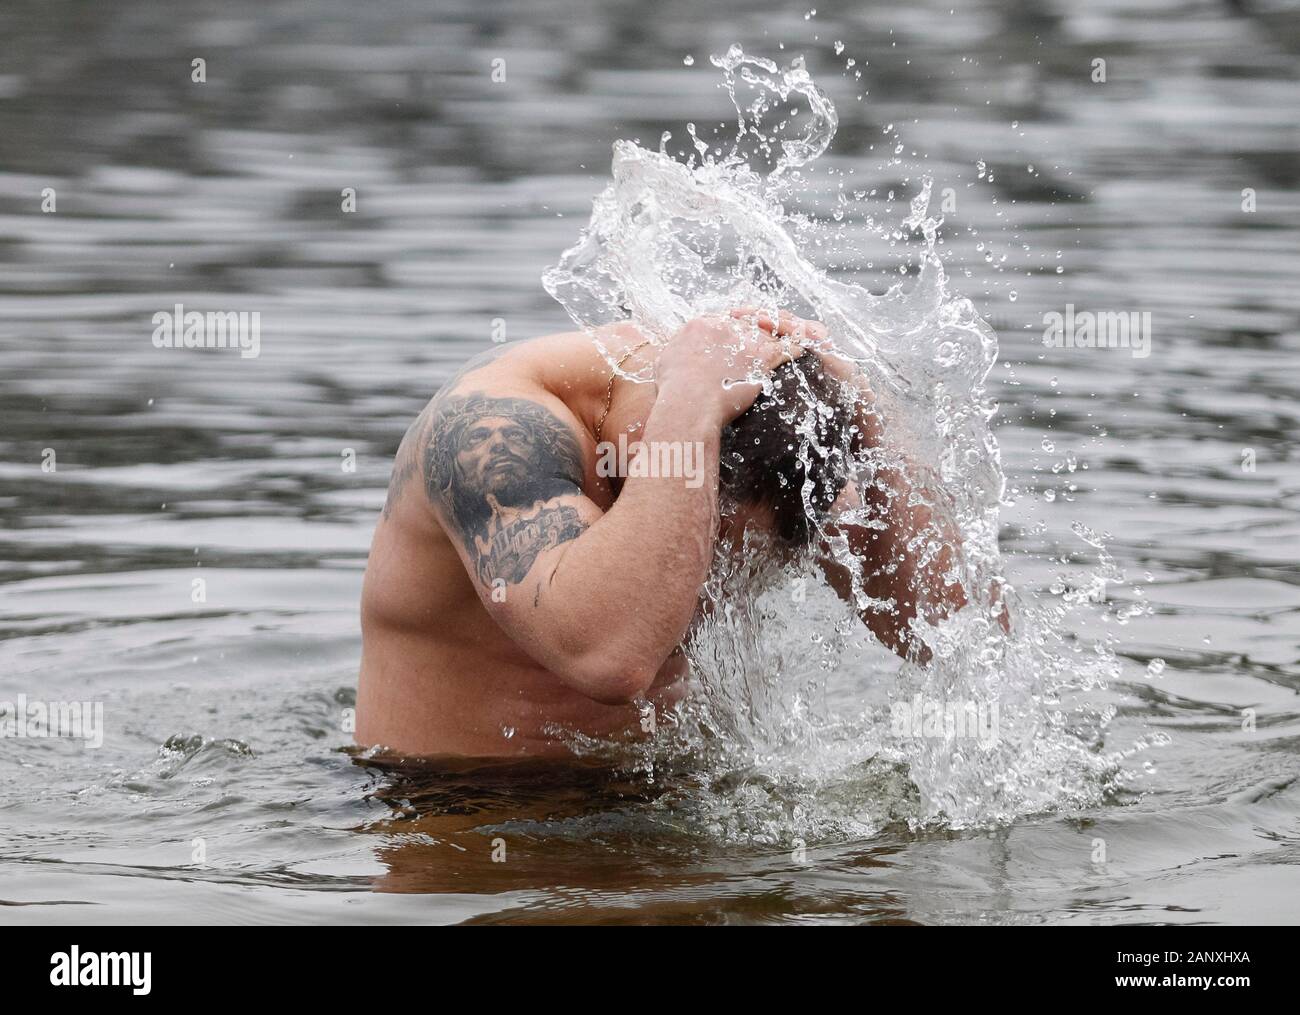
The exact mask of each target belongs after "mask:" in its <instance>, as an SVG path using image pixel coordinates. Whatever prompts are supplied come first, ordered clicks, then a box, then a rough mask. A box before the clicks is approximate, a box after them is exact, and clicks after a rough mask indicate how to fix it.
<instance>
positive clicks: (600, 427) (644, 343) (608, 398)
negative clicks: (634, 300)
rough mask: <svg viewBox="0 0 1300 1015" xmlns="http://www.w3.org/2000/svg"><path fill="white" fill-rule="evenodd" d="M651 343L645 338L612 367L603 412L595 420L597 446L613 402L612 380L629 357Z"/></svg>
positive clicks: (650, 340)
mask: <svg viewBox="0 0 1300 1015" xmlns="http://www.w3.org/2000/svg"><path fill="white" fill-rule="evenodd" d="M652 341H654V339H650V338H647V339H645V340H644V341H641V342H638V343H637V344H636V345H634V346H632V348H631V349H629V350H627V352H625V353H623V355H622V356H620V357H619V358H618V363H617V364H616V365H615V366H614V369H613V370H612V371H611V372H610V375H609V385H608V387H606V388H605V410H604V411H603V412H602V413H601V414H600V419H598V420H596V443H597V444H599V443H600V435H601V432H602V431H603V430H604V429H605V417H606V416H608V415H609V407H610V404H611V403H612V402H613V401H614V380H615V378H617V377H618V372H619V371H620V370H622V369H623V364H624V363H626V362H627V361H628V359H629V358H630V357H632V356H635V355H636V354H637V353H638V352H640V351H641V350H642V349H644V348H645V347H646V346H647V345H649V344H650V343H651V342H652Z"/></svg>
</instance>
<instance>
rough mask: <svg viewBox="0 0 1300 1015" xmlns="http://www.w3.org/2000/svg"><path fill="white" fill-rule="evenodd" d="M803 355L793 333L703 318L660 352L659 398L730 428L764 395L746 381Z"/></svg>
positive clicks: (735, 317)
mask: <svg viewBox="0 0 1300 1015" xmlns="http://www.w3.org/2000/svg"><path fill="white" fill-rule="evenodd" d="M803 351H804V339H802V338H800V337H799V336H796V335H794V334H793V333H778V332H776V331H774V330H771V329H766V328H762V327H759V328H755V327H746V326H745V324H744V322H743V321H742V320H741V319H739V314H738V312H737V313H736V314H733V316H731V317H699V318H696V319H695V320H693V321H690V322H688V323H687V324H686V325H684V326H683V327H682V328H681V329H680V330H679V331H678V332H677V333H676V334H675V335H673V337H672V338H670V339H669V340H668V343H667V345H665V346H664V347H663V348H662V349H661V350H660V351H659V356H658V360H657V363H656V366H655V383H656V385H657V386H658V389H659V393H660V395H665V394H670V395H672V396H674V397H678V396H680V397H682V398H683V399H684V400H686V401H688V402H689V403H690V404H693V405H697V406H699V407H700V410H701V412H702V413H703V414H704V418H706V419H708V420H710V421H711V422H713V423H716V425H717V426H718V428H719V429H721V428H722V427H724V426H726V425H727V424H728V423H730V422H731V421H732V420H734V419H735V418H736V417H737V416H739V415H740V414H741V413H743V412H744V411H745V410H746V409H748V408H749V407H750V406H751V405H753V404H754V399H755V398H757V397H758V393H759V392H760V391H762V390H763V388H762V384H761V383H756V382H754V381H752V380H748V378H753V377H756V376H760V377H761V376H766V375H768V374H770V373H771V372H772V371H773V370H775V369H776V368H777V367H779V366H780V365H781V364H782V363H787V362H789V361H790V360H792V359H795V358H796V357H797V356H798V355H800V354H801V353H802V352H803Z"/></svg>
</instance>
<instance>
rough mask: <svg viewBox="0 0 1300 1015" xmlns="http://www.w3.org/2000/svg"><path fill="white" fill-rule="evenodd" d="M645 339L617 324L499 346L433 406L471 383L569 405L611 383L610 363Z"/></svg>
mask: <svg viewBox="0 0 1300 1015" xmlns="http://www.w3.org/2000/svg"><path fill="white" fill-rule="evenodd" d="M642 340H643V337H642V333H641V332H640V331H638V330H637V329H636V328H634V327H632V326H631V325H626V324H616V325H610V326H607V327H602V328H598V329H595V330H594V331H590V332H588V331H562V332H556V333H555V334H550V335H541V336H539V337H537V338H530V339H525V340H522V341H518V342H509V343H503V344H501V345H495V346H493V347H492V348H490V349H486V350H484V351H483V352H480V353H478V354H477V355H475V356H472V357H470V358H469V359H468V360H466V361H465V363H464V364H462V365H461V366H460V367H459V368H458V369H457V370H456V371H455V372H454V373H453V374H452V375H451V376H450V377H449V378H448V379H447V380H446V382H444V383H443V384H442V386H441V387H440V388H439V390H438V392H437V394H435V395H434V397H433V400H432V401H434V402H437V401H438V400H439V399H440V398H442V397H444V396H447V395H450V394H452V393H454V392H456V391H458V390H461V389H463V388H465V387H467V386H470V385H471V381H472V386H473V387H475V388H483V387H489V388H490V387H494V386H498V385H499V386H501V387H504V388H509V389H511V390H513V391H518V392H520V393H523V392H527V391H528V390H530V389H532V390H536V391H539V392H547V393H550V394H553V395H555V396H556V397H558V398H561V399H564V400H565V401H567V400H568V397H569V396H570V395H578V396H580V395H581V394H583V393H584V392H585V391H586V389H587V388H588V387H589V386H591V385H601V386H603V385H604V384H606V383H607V382H608V379H609V363H610V360H611V358H613V359H614V360H617V359H618V358H620V357H621V356H622V355H623V353H624V352H626V351H628V350H629V349H631V348H633V347H634V346H635V345H637V344H639V343H640V342H641V341H642Z"/></svg>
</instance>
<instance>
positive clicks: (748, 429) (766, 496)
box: [719, 353, 855, 547]
mask: <svg viewBox="0 0 1300 1015" xmlns="http://www.w3.org/2000/svg"><path fill="white" fill-rule="evenodd" d="M772 386H773V388H772V391H771V393H768V392H760V393H759V396H758V398H756V399H755V400H754V404H753V405H751V406H750V407H749V408H748V409H746V410H745V411H744V412H743V413H741V414H740V415H739V416H737V417H736V419H735V420H734V421H733V422H732V423H731V424H730V425H729V426H727V427H726V428H725V429H724V430H723V431H722V456H721V457H722V460H721V464H720V470H719V482H720V486H721V488H722V490H723V491H724V492H725V493H728V494H730V495H731V497H732V498H734V499H735V500H736V501H739V502H740V503H742V504H747V505H762V506H764V507H767V508H768V509H770V510H771V512H772V516H773V519H774V521H775V527H776V534H777V535H778V536H779V537H780V538H781V539H782V540H783V541H784V542H785V543H787V544H789V545H792V546H795V547H803V546H806V545H807V544H808V542H809V540H810V539H811V538H812V534H813V526H812V521H811V520H810V519H809V517H808V514H807V512H806V511H805V510H804V501H803V486H804V482H805V480H809V479H810V480H812V490H811V491H810V493H809V496H808V500H809V502H810V503H811V504H812V507H813V510H814V512H815V514H816V516H817V518H818V520H819V521H820V520H821V518H822V517H824V516H825V513H826V512H827V510H828V509H829V508H830V506H831V504H833V503H834V501H835V498H836V497H837V496H839V493H840V491H841V490H842V489H844V485H845V483H846V482H847V481H848V477H849V465H850V460H851V452H852V448H853V445H854V443H855V438H854V431H853V418H854V413H853V404H852V399H851V397H850V396H846V394H845V392H844V391H843V390H842V388H841V386H840V383H839V381H837V380H835V379H834V378H833V377H831V376H829V375H828V374H827V373H826V369H825V367H824V366H823V365H822V362H821V359H820V358H818V357H817V356H816V355H815V354H813V353H805V354H804V355H803V356H800V357H799V359H797V360H795V361H794V362H791V363H785V364H782V365H781V366H780V367H778V368H777V369H776V370H774V371H773V372H772ZM805 435H809V436H811V440H809V442H808V450H807V453H806V455H805V458H806V459H807V460H806V461H805V460H804V458H801V457H800V449H801V447H802V446H803V444H804V442H805Z"/></svg>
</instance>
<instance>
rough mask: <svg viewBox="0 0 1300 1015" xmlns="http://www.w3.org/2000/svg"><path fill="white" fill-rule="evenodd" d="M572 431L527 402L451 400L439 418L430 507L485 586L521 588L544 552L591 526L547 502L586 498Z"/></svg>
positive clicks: (430, 465) (430, 459)
mask: <svg viewBox="0 0 1300 1015" xmlns="http://www.w3.org/2000/svg"><path fill="white" fill-rule="evenodd" d="M582 475H583V467H582V450H581V448H580V446H579V444H578V440H577V438H576V437H575V436H574V434H573V432H572V430H570V429H569V428H568V427H567V426H565V425H564V424H563V423H561V422H560V421H559V420H558V419H556V418H555V416H554V415H553V414H552V413H551V412H550V411H548V410H547V409H545V408H543V407H542V406H541V405H538V404H537V403H536V402H531V401H529V400H528V399H526V398H493V397H490V396H488V395H484V394H482V393H481V392H472V393H469V394H452V395H449V396H448V397H447V398H446V399H443V400H442V401H441V402H440V403H439V404H438V406H437V408H436V411H435V413H434V419H433V425H432V427H431V428H430V434H429V438H428V442H427V446H426V448H425V457H424V478H425V489H426V492H427V494H428V496H429V499H430V500H431V501H433V502H434V503H435V504H438V505H439V506H441V508H442V509H443V511H444V513H445V514H446V515H447V517H448V519H449V520H450V521H451V523H452V524H453V525H454V526H455V528H456V529H457V534H458V535H459V536H460V538H461V540H462V541H463V543H464V545H465V548H466V550H467V551H468V552H469V555H470V557H471V559H472V560H473V561H474V566H475V571H476V572H477V575H478V579H479V581H480V582H482V583H483V584H484V585H490V584H492V582H493V581H495V580H496V579H498V578H501V579H504V580H505V582H506V584H508V585H515V584H518V583H519V582H521V581H523V580H524V577H525V576H526V575H527V574H528V572H529V571H530V570H531V569H532V566H533V564H534V563H535V562H536V561H537V558H538V557H539V556H540V555H541V554H542V553H544V552H545V551H546V550H549V549H551V548H552V547H555V546H559V545H561V544H562V543H566V542H568V541H569V540H571V539H576V538H577V537H578V536H580V535H581V534H582V533H583V531H585V530H586V528H587V523H586V522H584V521H583V520H582V517H581V515H580V514H579V513H578V510H577V508H575V507H573V506H572V505H569V504H554V503H550V502H551V501H553V500H554V499H555V498H557V497H563V496H572V495H574V494H577V493H579V492H581V490H582Z"/></svg>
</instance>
